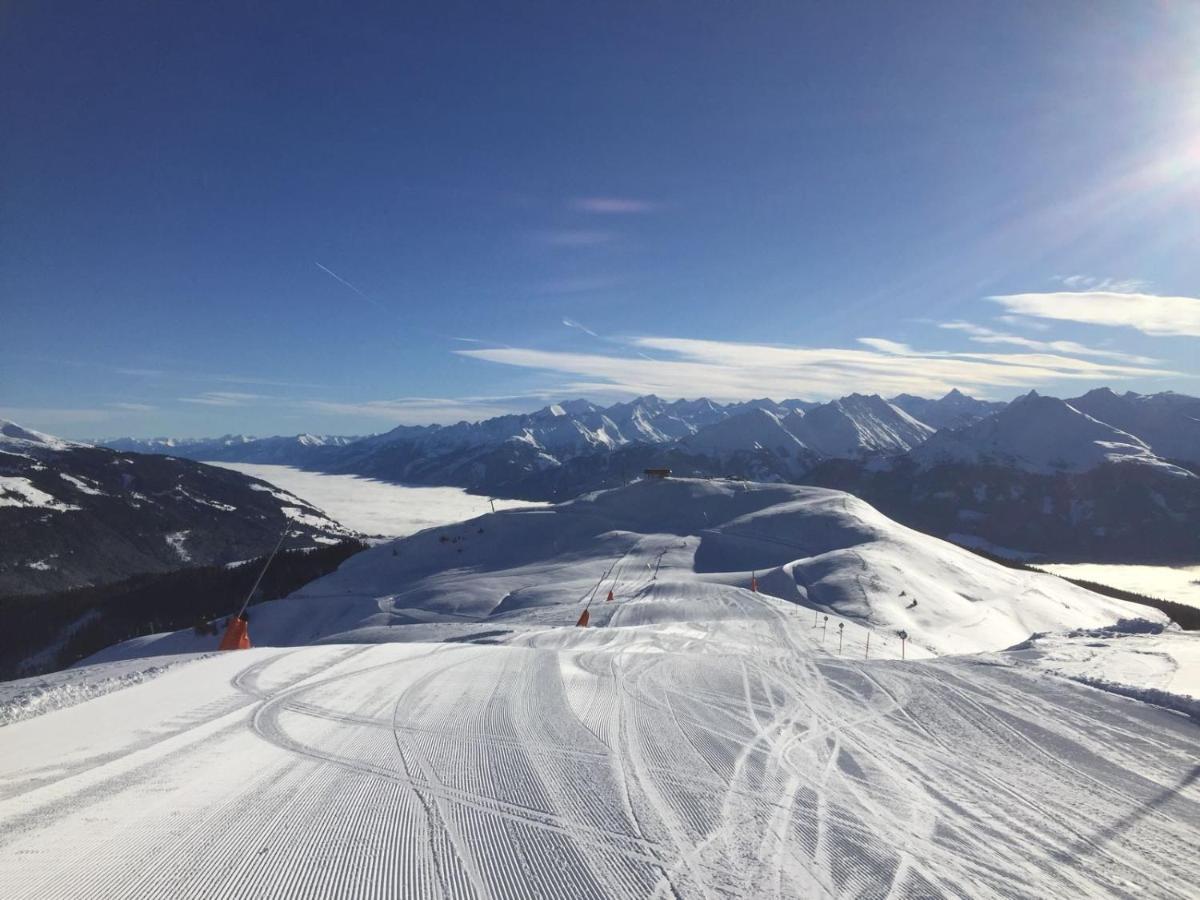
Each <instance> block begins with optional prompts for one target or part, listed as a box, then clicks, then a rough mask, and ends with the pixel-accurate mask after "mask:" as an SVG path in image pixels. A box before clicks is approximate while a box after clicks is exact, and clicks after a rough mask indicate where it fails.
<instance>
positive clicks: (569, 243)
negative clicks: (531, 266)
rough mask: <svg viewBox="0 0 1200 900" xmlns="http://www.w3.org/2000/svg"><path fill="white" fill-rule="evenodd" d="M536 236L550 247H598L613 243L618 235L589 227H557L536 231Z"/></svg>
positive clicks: (540, 241)
mask: <svg viewBox="0 0 1200 900" xmlns="http://www.w3.org/2000/svg"><path fill="white" fill-rule="evenodd" d="M534 238H535V239H536V240H537V241H538V242H539V243H542V244H545V245H547V246H549V247H598V246H600V245H602V244H608V243H611V242H612V241H613V240H615V239H616V235H615V234H613V233H612V232H611V231H599V230H595V229H589V228H557V229H553V230H550V231H539V232H536V233H535V234H534Z"/></svg>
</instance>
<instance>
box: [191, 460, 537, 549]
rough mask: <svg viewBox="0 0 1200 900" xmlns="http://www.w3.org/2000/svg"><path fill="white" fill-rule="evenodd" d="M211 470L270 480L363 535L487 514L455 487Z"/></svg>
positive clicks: (256, 469)
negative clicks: (410, 485) (417, 485)
mask: <svg viewBox="0 0 1200 900" xmlns="http://www.w3.org/2000/svg"><path fill="white" fill-rule="evenodd" d="M209 465H212V466H222V467H224V468H226V469H233V470H235V471H237V472H241V473H243V474H244V475H250V476H251V477H253V478H261V479H262V480H263V481H269V482H270V483H271V484H274V485H276V486H278V487H280V488H283V489H284V490H285V491H288V492H289V493H291V494H294V495H295V496H296V497H300V498H303V499H304V500H305V501H307V502H308V503H310V504H312V505H313V506H315V507H317V508H318V509H322V510H324V511H325V512H327V513H329V515H330V516H332V517H333V518H334V519H336V520H337V521H339V522H341V523H342V524H343V525H345V526H346V527H347V528H351V529H353V530H354V531H358V532H361V533H363V534H382V535H387V536H388V537H400V536H402V535H406V534H412V533H414V532H416V531H420V530H422V529H424V528H432V527H433V526H435V525H446V524H449V523H451V522H461V521H462V520H463V519H471V518H474V517H475V516H480V515H483V514H484V513H486V512H489V511H490V510H491V506H490V505H489V504H488V498H487V497H481V496H478V495H476V494H468V493H467V492H466V491H464V490H462V489H461V488H455V487H408V486H406V485H401V484H390V483H388V482H385V481H374V480H372V479H369V478H359V477H358V476H356V475H326V474H324V473H322V472H306V471H305V470H303V469H295V468H292V467H291V466H268V465H256V464H253V463H230V462H212V463H209ZM495 504H496V509H516V508H520V507H526V506H541V505H543V504H540V503H530V502H528V501H525V500H496V501H495Z"/></svg>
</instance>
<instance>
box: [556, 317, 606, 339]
mask: <svg viewBox="0 0 1200 900" xmlns="http://www.w3.org/2000/svg"><path fill="white" fill-rule="evenodd" d="M562 323H563V324H564V325H566V326H567V327H568V328H578V329H579V330H580V331H583V332H586V333H587V334H590V335H591V336H592V337H594V338H598V337H600V335H598V334H596V332H594V331H592V329H590V328H588V327H587V326H586V325H581V324H580V323H579V322H576V321H575V320H574V319H567V318H563V320H562Z"/></svg>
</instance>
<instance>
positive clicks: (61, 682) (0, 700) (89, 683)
mask: <svg viewBox="0 0 1200 900" xmlns="http://www.w3.org/2000/svg"><path fill="white" fill-rule="evenodd" d="M203 657H204V654H186V653H179V654H175V655H172V656H156V657H141V658H138V657H135V658H132V659H125V660H120V661H118V662H110V663H101V664H99V665H94V666H81V667H79V668H76V669H67V670H66V671H63V672H51V673H50V674H48V675H35V676H34V677H32V678H20V679H17V680H16V681H3V682H0V725H11V724H12V723H13V722H20V721H21V720H23V719H32V718H33V717H34V716H40V715H44V714H45V713H48V712H53V711H54V710H57V709H65V708H67V707H68V706H74V705H75V704H77V703H82V702H84V701H85V700H91V699H93V698H95V697H99V696H101V695H102V694H111V693H112V692H113V691H119V690H122V689H123V688H127V687H132V686H133V685H135V684H141V683H142V682H143V681H146V680H147V679H150V678H155V677H157V676H159V675H161V674H162V673H163V672H166V671H167V670H168V669H170V668H171V667H172V666H177V665H180V664H181V663H185V662H190V661H191V660H193V659H202V658H203Z"/></svg>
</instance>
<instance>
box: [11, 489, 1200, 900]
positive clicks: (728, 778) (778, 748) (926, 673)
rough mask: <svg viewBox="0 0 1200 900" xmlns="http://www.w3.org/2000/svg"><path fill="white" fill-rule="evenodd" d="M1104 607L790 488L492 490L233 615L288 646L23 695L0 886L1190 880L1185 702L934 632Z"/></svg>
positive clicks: (528, 890) (83, 678) (1106, 610)
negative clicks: (493, 500)
mask: <svg viewBox="0 0 1200 900" xmlns="http://www.w3.org/2000/svg"><path fill="white" fill-rule="evenodd" d="M755 571H757V574H758V576H759V578H760V580H761V581H760V583H761V588H760V591H759V592H758V593H755V592H753V591H751V590H750V589H749V578H750V575H751V573H752V572H755ZM610 589H611V590H612V591H613V594H614V599H613V601H611V602H609V601H607V599H606V597H607V593H608V591H609V590H610ZM900 591H904V596H901V595H900ZM589 599H590V601H591V602H590V614H591V623H590V624H589V625H588V626H587V627H584V628H579V627H576V626H575V621H576V620H577V618H578V616H579V613H580V612H581V610H582V609H584V607H585V606H586V605H587V604H588V603H589ZM913 600H917V601H918V602H917V603H916V604H915V605H913V603H912V601H913ZM826 615H828V616H829V617H830V618H829V620H828V622H826V621H825V620H824V616H826ZM1129 616H1145V617H1148V618H1157V614H1156V613H1154V612H1153V611H1148V610H1145V609H1144V608H1140V607H1134V606H1131V605H1128V604H1123V603H1118V602H1115V601H1109V600H1105V599H1104V598H1100V597H1097V596H1096V595H1094V594H1090V593H1088V592H1086V591H1083V590H1079V589H1076V588H1073V587H1071V586H1070V585H1066V584H1065V583H1063V582H1061V581H1058V580H1057V579H1054V578H1052V577H1051V576H1041V575H1034V574H1032V573H1020V572H1014V571H1012V570H1008V569H1001V568H999V567H996V566H994V565H992V564H990V563H988V562H986V561H984V560H982V559H979V558H977V557H972V556H970V555H969V554H967V553H966V552H965V551H962V550H959V549H957V548H954V547H951V546H948V545H946V544H943V543H941V542H939V541H936V540H934V539H932V538H928V537H925V536H922V535H917V534H915V533H913V532H910V531H908V530H907V529H905V528H902V527H900V526H898V525H896V524H895V523H893V522H890V521H889V520H887V519H886V518H884V517H883V516H881V515H879V514H878V513H876V512H875V511H874V510H872V509H871V508H870V507H867V506H866V505H865V504H863V503H862V502H861V501H856V500H854V499H853V498H851V497H848V496H846V495H843V494H839V493H836V492H832V491H822V490H818V489H813V488H799V487H788V486H778V485H742V484H739V483H731V482H704V481H675V480H670V481H666V482H658V481H654V482H644V483H639V484H635V485H631V486H630V487H628V488H624V489H620V490H614V491H609V492H603V493H599V494H595V495H591V496H588V497H584V498H580V499H579V500H577V501H575V502H572V503H568V504H563V505H560V506H557V507H554V508H551V509H546V510H517V511H509V512H505V513H500V514H496V515H489V516H485V517H482V518H480V519H476V520H474V521H472V522H470V523H464V524H463V525H461V526H456V527H453V528H444V529H436V530H433V531H429V532H424V533H422V534H419V535H415V536H413V537H410V538H408V539H406V540H403V541H400V542H398V543H397V544H396V545H395V546H394V547H393V546H381V547H378V548H376V549H374V550H372V551H368V552H366V553H363V554H359V555H358V556H356V557H353V558H352V559H351V560H349V561H347V563H345V564H344V565H343V567H342V568H341V569H340V570H339V571H338V572H336V573H334V574H333V575H331V576H328V577H327V578H325V579H323V580H321V581H319V582H316V583H314V584H312V585H310V586H309V587H308V588H306V589H304V590H302V591H301V592H300V593H299V594H297V595H293V596H292V597H290V598H288V599H285V600H280V601H275V602H272V603H268V604H261V605H259V606H256V607H253V608H252V610H251V622H250V631H251V635H252V637H253V639H254V640H255V641H256V642H258V643H259V644H264V643H271V642H279V643H286V644H289V645H291V646H290V648H279V647H264V648H262V649H254V650H248V651H240V652H233V653H225V654H216V655H207V656H203V657H201V658H195V659H193V660H192V661H188V662H184V663H181V664H177V665H169V659H170V658H164V657H159V658H156V659H153V660H146V661H143V662H138V663H98V664H97V665H96V666H91V667H87V668H85V669H83V670H79V671H78V672H77V673H74V674H73V677H63V678H58V679H54V680H47V681H46V683H45V684H44V685H41V684H39V685H34V684H24V685H20V686H17V687H16V689H15V696H18V697H26V698H29V701H30V702H31V703H37V704H38V705H40V706H42V707H44V708H53V707H56V706H58V707H66V708H60V709H58V711H56V712H50V713H47V714H45V715H41V716H38V717H35V718H28V719H27V720H25V721H18V722H16V724H13V725H9V726H7V727H4V728H0V851H2V852H0V894H2V895H3V896H5V897H12V898H33V897H39V898H40V897H45V896H56V895H57V896H87V897H90V898H108V897H124V896H156V897H157V896H161V897H167V896H169V897H172V898H190V897H211V896H247V897H267V896H272V897H274V896H280V897H282V896H288V897H297V896H303V897H309V896H312V897H316V896H409V897H424V896H447V897H464V898H465V897H497V898H509V897H512V898H517V897H522V898H523V897H529V896H546V897H560V896H571V897H605V898H610V897H613V898H616V897H631V898H632V897H637V898H642V897H655V896H657V897H679V898H691V897H702V898H720V897H803V898H808V897H860V896H880V897H884V896H889V895H890V896H896V897H960V896H971V897H981V898H993V897H995V898H999V897H1006V898H1008V897H1067V896H1071V897H1074V896H1087V897H1092V896H1157V897H1178V898H1188V897H1190V896H1191V895H1192V894H1193V893H1194V885H1195V884H1196V883H1197V881H1198V880H1200V861H1198V859H1197V857H1196V854H1195V853H1194V852H1193V851H1194V847H1195V845H1196V843H1197V841H1198V840H1200V783H1198V782H1197V777H1196V775H1197V769H1196V758H1197V750H1198V747H1200V743H1198V740H1200V739H1198V737H1197V730H1196V727H1195V723H1194V722H1192V721H1191V720H1190V719H1187V718H1185V717H1184V716H1182V715H1179V714H1177V713H1174V712H1170V711H1168V710H1164V709H1160V708H1157V707H1155V706H1152V705H1148V704H1146V703H1143V702H1138V701H1135V700H1132V699H1127V698H1125V697H1121V696H1118V695H1116V694H1114V693H1113V692H1112V691H1111V690H1098V689H1096V688H1095V687H1090V686H1086V685H1083V684H1079V683H1077V681H1075V680H1071V679H1073V678H1076V677H1079V676H1080V673H1078V672H1067V671H1064V674H1065V675H1066V676H1067V677H1066V678H1063V677H1059V676H1057V675H1054V674H1049V673H1050V672H1052V671H1053V669H1052V668H1051V667H1050V666H1049V665H1047V664H1046V660H1047V658H1048V656H1051V655H1053V654H1047V653H1045V652H1044V651H1043V650H1042V649H1037V648H1038V647H1042V646H1043V645H1041V644H1040V643H1039V644H1035V645H1034V646H1035V649H1034V651H1033V652H1031V651H1030V649H1029V645H1028V644H1022V649H1019V650H1017V651H1014V652H1012V653H1006V652H995V653H989V654H986V655H984V656H970V655H966V656H963V655H950V656H943V657H941V658H937V659H930V658H929V656H930V654H932V653H934V652H949V653H952V654H959V653H961V652H963V651H966V650H971V649H983V648H990V649H999V648H1001V647H1003V646H1005V644H1006V642H1008V641H1010V640H1011V638H1012V636H1013V635H1017V634H1023V635H1025V636H1028V633H1029V631H1030V630H1034V629H1043V628H1061V627H1064V626H1066V627H1075V626H1077V625H1083V624H1087V627H1099V626H1100V625H1101V624H1102V623H1111V622H1113V621H1115V620H1117V619H1120V618H1127V617H1129ZM814 618H815V619H816V624H815V625H814ZM1089 623H1090V624H1089ZM839 625H840V626H844V627H843V628H841V629H839V627H838V626H839ZM868 626H872V627H873V630H871V631H868ZM897 628H904V629H906V630H907V631H908V634H909V636H910V640H909V641H908V643H907V646H906V647H905V648H904V652H905V655H906V656H907V659H906V660H904V661H901V660H900V659H899V658H898V657H899V656H900V655H901V644H900V640H899V636H898V635H897V634H896V629H897ZM868 634H869V635H870V637H871V643H870V647H869V650H868V647H867V636H868ZM1163 634H1164V635H1166V633H1165V632H1164V633H1163ZM1162 636H1163V635H1160V637H1162ZM1170 638H1171V635H1167V639H1168V640H1169V639H1170ZM209 640H210V641H211V640H212V639H209ZM310 640H315V641H319V642H321V643H320V644H319V645H317V646H310V645H306V643H305V642H307V641H310ZM1042 640H1045V639H1039V641H1042ZM189 641H190V649H199V650H211V647H210V646H201V645H200V643H199V642H198V641H197V640H196V639H195V638H194V636H191V635H182V634H181V635H175V636H161V637H155V638H150V639H142V640H140V641H139V642H137V643H135V644H125V645H122V646H121V647H119V648H116V649H114V650H113V651H112V652H111V653H109V654H108V656H109V657H110V658H115V657H118V656H122V655H130V654H132V653H136V652H139V651H140V652H144V653H161V652H169V651H179V650H185V649H189V647H188V646H185V645H188V643H189ZM380 642H385V643H380ZM1103 642H1104V641H1103V640H1100V639H1092V643H1093V644H1096V643H1103ZM1161 643H1162V642H1160V644H1161ZM1092 651H1093V652H1095V653H1101V652H1103V651H1102V650H1101V649H1097V648H1092ZM1172 655H1173V658H1183V656H1182V655H1180V653H1179V652H1176V650H1174V649H1173V650H1172ZM914 657H919V658H914ZM1164 683H1166V684H1167V688H1170V687H1171V686H1172V685H1173V684H1174V682H1170V683H1167V682H1164ZM72 692H74V693H75V694H76V695H77V696H76V697H72V696H71V694H72ZM10 695H14V694H10ZM81 696H92V697H93V698H94V699H88V700H86V702H82V703H78V704H77V705H74V706H67V704H69V703H70V702H72V700H73V699H78V698H79V697H81ZM3 697H4V692H3V691H0V699H3Z"/></svg>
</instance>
